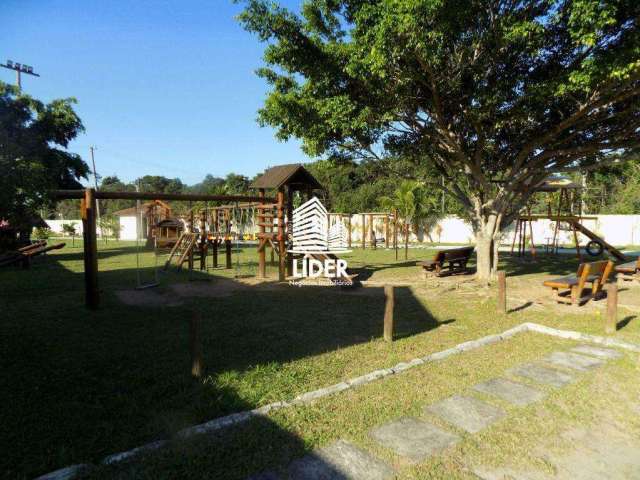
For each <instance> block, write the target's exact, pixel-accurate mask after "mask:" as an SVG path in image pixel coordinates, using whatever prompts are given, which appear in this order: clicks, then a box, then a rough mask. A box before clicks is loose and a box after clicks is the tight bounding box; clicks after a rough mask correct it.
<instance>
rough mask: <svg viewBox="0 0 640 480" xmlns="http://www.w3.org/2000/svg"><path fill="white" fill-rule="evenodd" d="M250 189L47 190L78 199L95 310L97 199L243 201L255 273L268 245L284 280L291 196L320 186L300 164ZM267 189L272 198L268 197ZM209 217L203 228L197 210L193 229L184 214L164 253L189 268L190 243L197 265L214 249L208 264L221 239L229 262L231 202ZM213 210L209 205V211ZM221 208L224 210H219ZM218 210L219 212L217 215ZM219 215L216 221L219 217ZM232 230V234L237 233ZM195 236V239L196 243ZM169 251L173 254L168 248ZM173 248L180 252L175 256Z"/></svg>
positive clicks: (270, 173)
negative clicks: (183, 229)
mask: <svg viewBox="0 0 640 480" xmlns="http://www.w3.org/2000/svg"><path fill="white" fill-rule="evenodd" d="M251 188H253V189H256V190H257V191H258V195H206V194H186V193H153V192H105V191H96V190H95V189H93V188H87V189H85V190H57V191H53V192H51V196H52V198H56V199H59V200H64V199H77V200H80V210H81V214H82V224H83V238H84V246H83V248H84V278H85V303H86V306H87V308H89V309H92V310H95V309H97V308H98V306H99V305H100V292H99V289H98V246H97V234H96V210H97V208H96V207H97V200H151V201H155V200H168V201H187V202H223V203H227V204H229V203H234V204H235V208H240V202H246V205H243V208H251V209H252V210H253V211H254V212H255V218H256V219H257V222H256V225H257V226H258V234H257V239H258V246H257V250H258V277H259V278H266V276H267V275H266V263H267V262H266V251H267V248H269V247H270V248H271V249H272V257H273V253H274V252H275V253H277V255H278V257H279V258H278V280H279V281H284V280H285V279H286V277H287V276H290V275H292V268H293V262H292V256H291V254H290V253H288V252H287V242H288V239H289V238H290V237H291V229H292V216H293V195H294V193H295V192H302V193H304V194H306V195H307V197H309V198H310V197H311V196H312V193H313V190H316V189H322V185H320V183H319V182H318V181H317V180H316V179H315V178H314V177H313V176H312V175H311V174H310V173H309V172H308V171H307V170H306V169H305V168H304V167H303V166H302V165H300V164H291V165H280V166H277V167H272V168H269V169H267V170H266V171H265V172H264V174H263V175H261V176H260V177H258V178H257V179H256V180H255V181H254V183H253V184H252V185H251ZM267 190H270V191H272V192H274V193H275V196H273V197H268V196H267V195H266V191H267ZM214 208H215V215H214V219H213V220H212V221H211V225H213V227H212V231H211V232H207V230H206V220H207V218H206V217H207V210H206V209H203V210H202V211H201V212H200V217H199V221H200V231H199V232H194V229H193V225H194V212H193V210H191V212H190V228H189V229H188V230H189V231H188V232H187V233H185V234H184V235H183V236H181V237H180V238H179V241H178V242H176V245H174V247H173V249H172V253H170V259H169V261H171V257H176V255H177V260H178V262H179V264H180V265H182V264H183V263H184V262H185V261H189V264H190V269H193V262H194V255H193V254H194V252H195V247H196V245H198V246H199V248H200V262H201V268H202V267H203V265H204V268H206V262H205V259H206V252H207V248H208V246H209V245H211V246H212V249H213V253H214V264H215V263H217V248H218V247H219V246H220V242H222V241H224V243H225V250H226V264H227V266H228V267H229V265H230V263H231V238H232V235H231V221H232V216H231V215H230V214H229V211H230V210H229V209H231V208H234V207H233V206H232V205H224V206H222V207H214ZM211 210H212V211H214V209H211ZM225 211H226V213H224V212H225ZM220 212H223V213H220ZM221 219H222V220H221ZM237 233H238V232H236V234H237ZM198 240H200V241H199V242H198ZM173 250H175V252H174V251H173ZM177 252H180V253H179V255H178V253H177Z"/></svg>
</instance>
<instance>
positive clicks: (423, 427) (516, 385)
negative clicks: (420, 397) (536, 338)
mask: <svg viewBox="0 0 640 480" xmlns="http://www.w3.org/2000/svg"><path fill="white" fill-rule="evenodd" d="M621 356H622V354H621V353H620V352H618V351H616V350H612V349H609V348H600V347H593V346H591V345H580V346H577V347H575V348H572V349H571V351H569V352H563V351H558V352H553V353H551V354H550V355H548V356H547V357H545V358H543V359H541V363H542V364H541V363H527V364H524V365H520V366H518V367H515V368H513V369H511V370H509V371H508V372H507V373H509V374H510V375H512V376H516V377H520V378H522V379H526V380H528V381H532V382H534V383H538V384H541V385H546V386H551V387H555V388H561V387H563V386H565V385H567V384H569V383H572V382H575V381H577V378H576V376H575V375H576V374H578V375H579V374H580V373H582V372H585V371H589V370H592V369H595V368H598V367H599V366H601V365H604V363H605V362H606V361H608V360H611V359H618V358H620V357H621ZM570 372H571V373H570ZM471 390H472V392H470V393H473V392H476V393H478V392H479V393H482V394H484V395H486V396H487V397H488V398H490V399H499V400H502V401H505V402H507V403H510V404H512V405H514V406H517V407H523V406H526V405H529V404H531V403H533V402H537V401H540V400H542V399H544V398H545V397H546V393H545V392H542V391H540V390H538V389H537V388H534V387H532V386H529V385H525V384H524V383H520V382H517V381H514V380H510V379H507V378H493V379H490V380H487V381H485V382H482V383H479V384H477V385H474V386H472V387H471ZM423 413H424V414H425V415H426V416H429V415H434V416H436V417H439V418H440V419H441V420H444V421H445V422H446V423H448V424H450V425H451V426H452V428H453V431H447V430H444V429H442V428H440V427H438V426H436V425H434V424H432V423H430V422H429V421H428V420H426V419H418V418H413V417H402V418H399V419H397V420H394V421H391V422H388V423H385V424H383V425H380V426H377V427H375V428H373V429H372V430H371V431H370V432H369V436H370V437H371V438H372V439H373V440H374V441H376V442H377V443H378V444H379V445H380V446H382V447H384V448H387V449H389V450H391V451H392V452H394V453H395V454H397V455H399V456H400V457H402V458H404V459H405V461H408V462H409V463H420V462H423V461H425V460H427V459H428V458H429V457H431V456H433V455H436V454H438V453H440V452H442V451H443V450H445V449H447V448H449V447H451V446H453V445H455V444H457V443H458V442H460V441H461V437H460V436H459V435H458V433H456V431H458V430H459V431H463V432H466V433H467V434H474V433H477V432H479V431H481V430H483V429H485V428H488V427H490V426H491V425H493V424H494V423H496V422H499V421H500V420H501V419H503V418H504V417H505V416H506V412H505V411H504V410H503V409H502V408H500V407H499V406H497V405H494V404H492V403H489V402H488V401H484V400H480V399H478V398H476V397H473V396H470V395H453V396H451V397H449V398H445V399H443V400H441V401H439V402H437V403H434V404H432V405H427V406H425V407H424V409H423ZM603 461H606V459H604V460H603ZM569 463H570V464H571V465H574V464H573V463H571V462H569ZM634 466H639V467H640V461H639V462H636V463H634ZM565 468H569V467H566V466H565ZM397 473H398V472H397V471H396V470H394V469H393V468H392V467H391V466H390V465H388V464H386V463H385V462H383V461H382V460H380V459H378V458H376V457H375V456H373V455H372V454H371V453H369V452H366V451H364V450H362V449H361V448H359V447H356V446H354V445H353V444H351V443H349V442H347V441H346V440H338V441H336V442H334V443H332V444H330V445H329V446H326V447H324V448H321V449H317V450H315V451H313V452H311V453H310V454H308V455H307V456H305V457H303V458H300V459H298V460H295V461H293V462H292V463H291V464H290V465H289V467H288V468H287V469H286V474H285V476H284V477H282V476H280V475H279V474H276V473H274V472H264V473H261V474H258V475H254V476H252V477H249V479H247V480H284V479H288V480H385V479H390V478H393V477H394V476H395V475H396V474H397ZM475 473H476V474H477V475H478V476H479V477H480V478H486V479H487V480H488V479H498V478H511V477H513V478H519V479H526V478H530V479H537V478H548V477H545V476H542V475H541V474H540V473H539V472H519V475H513V472H512V471H510V470H509V469H507V468H504V469H498V470H492V471H483V470H482V469H479V470H478V471H477V472H475ZM578 478H587V477H578ZM594 478H595V477H594Z"/></svg>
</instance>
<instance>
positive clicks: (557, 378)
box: [509, 363, 575, 388]
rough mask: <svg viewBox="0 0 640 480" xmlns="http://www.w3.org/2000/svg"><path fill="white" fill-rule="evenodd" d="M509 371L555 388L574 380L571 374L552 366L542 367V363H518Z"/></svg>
mask: <svg viewBox="0 0 640 480" xmlns="http://www.w3.org/2000/svg"><path fill="white" fill-rule="evenodd" d="M509 373H511V374H513V375H517V376H519V377H524V378H528V379H530V380H533V381H535V382H538V383H542V384H544V385H550V386H552V387H556V388H560V387H564V386H565V385H567V384H569V383H571V382H574V381H575V377H574V376H573V375H570V374H568V373H565V372H559V371H558V370H555V369H553V368H547V367H543V366H542V365H536V364H535V363H526V364H524V365H520V366H519V367H516V368H514V369H511V370H509Z"/></svg>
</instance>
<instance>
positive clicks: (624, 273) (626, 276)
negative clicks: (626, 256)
mask: <svg viewBox="0 0 640 480" xmlns="http://www.w3.org/2000/svg"><path fill="white" fill-rule="evenodd" d="M615 272H616V273H617V278H618V280H621V281H625V280H635V281H637V282H640V257H638V258H637V259H636V260H635V261H633V262H628V263H623V264H621V265H616V267H615Z"/></svg>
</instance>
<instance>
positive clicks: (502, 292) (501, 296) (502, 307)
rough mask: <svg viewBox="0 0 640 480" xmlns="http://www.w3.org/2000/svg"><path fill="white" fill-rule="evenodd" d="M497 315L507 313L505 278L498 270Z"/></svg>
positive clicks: (502, 272)
mask: <svg viewBox="0 0 640 480" xmlns="http://www.w3.org/2000/svg"><path fill="white" fill-rule="evenodd" d="M498 313H507V276H506V274H505V271H504V270H498Z"/></svg>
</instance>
